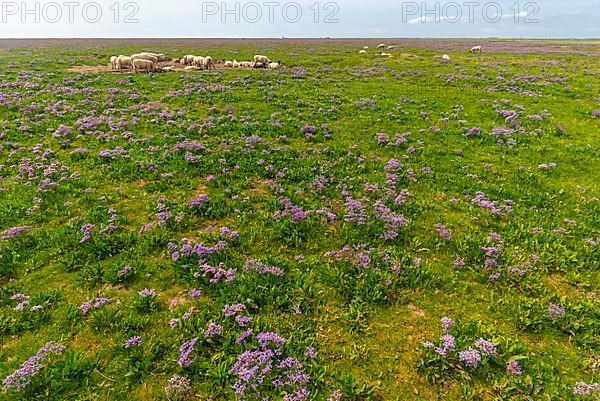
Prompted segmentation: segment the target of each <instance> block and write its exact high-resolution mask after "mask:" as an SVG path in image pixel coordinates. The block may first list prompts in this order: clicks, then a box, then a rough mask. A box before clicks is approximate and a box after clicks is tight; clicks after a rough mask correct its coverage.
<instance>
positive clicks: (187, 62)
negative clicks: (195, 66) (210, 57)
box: [180, 54, 196, 65]
mask: <svg viewBox="0 0 600 401" xmlns="http://www.w3.org/2000/svg"><path fill="white" fill-rule="evenodd" d="M194 57H196V56H193V55H191V54H187V55H185V56H183V58H182V59H181V61H180V63H181V64H183V65H192V63H193V62H194Z"/></svg>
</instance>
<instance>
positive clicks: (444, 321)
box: [440, 317, 454, 333]
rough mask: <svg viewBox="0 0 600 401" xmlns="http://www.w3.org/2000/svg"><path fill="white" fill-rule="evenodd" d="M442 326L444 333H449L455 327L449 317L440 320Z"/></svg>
mask: <svg viewBox="0 0 600 401" xmlns="http://www.w3.org/2000/svg"><path fill="white" fill-rule="evenodd" d="M440 324H441V325H442V331H443V332H444V333H448V332H449V331H450V329H451V328H452V327H454V321H453V320H452V319H450V318H449V317H443V318H442V319H441V320H440Z"/></svg>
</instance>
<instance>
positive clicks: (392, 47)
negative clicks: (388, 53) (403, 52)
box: [387, 46, 396, 50]
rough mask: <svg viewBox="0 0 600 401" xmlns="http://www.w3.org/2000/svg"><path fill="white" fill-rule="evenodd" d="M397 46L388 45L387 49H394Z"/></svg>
mask: <svg viewBox="0 0 600 401" xmlns="http://www.w3.org/2000/svg"><path fill="white" fill-rule="evenodd" d="M395 48H396V47H395V46H388V47H387V49H388V50H394V49H395Z"/></svg>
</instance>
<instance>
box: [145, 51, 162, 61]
mask: <svg viewBox="0 0 600 401" xmlns="http://www.w3.org/2000/svg"><path fill="white" fill-rule="evenodd" d="M140 54H144V55H148V56H152V57H155V58H156V60H157V61H167V58H166V57H165V55H164V54H162V53H150V52H141V53H140Z"/></svg>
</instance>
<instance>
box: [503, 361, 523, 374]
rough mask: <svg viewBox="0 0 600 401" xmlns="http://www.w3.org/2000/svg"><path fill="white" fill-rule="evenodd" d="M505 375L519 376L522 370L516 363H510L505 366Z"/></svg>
mask: <svg viewBox="0 0 600 401" xmlns="http://www.w3.org/2000/svg"><path fill="white" fill-rule="evenodd" d="M506 373H507V374H509V375H512V376H521V374H523V370H522V369H521V365H519V362H517V361H510V362H508V363H507V364H506Z"/></svg>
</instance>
